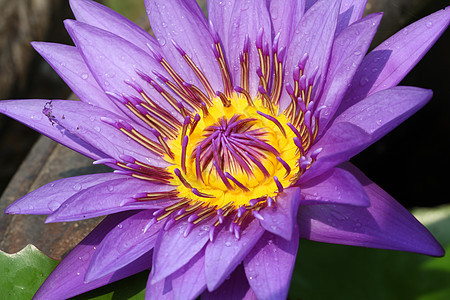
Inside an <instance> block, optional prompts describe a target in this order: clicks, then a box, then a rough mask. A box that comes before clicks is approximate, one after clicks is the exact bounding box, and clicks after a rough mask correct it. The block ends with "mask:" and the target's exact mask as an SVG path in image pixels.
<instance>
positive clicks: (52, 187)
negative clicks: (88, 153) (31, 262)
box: [5, 173, 128, 215]
mask: <svg viewBox="0 0 450 300" xmlns="http://www.w3.org/2000/svg"><path fill="white" fill-rule="evenodd" d="M127 177H128V176H125V175H118V174H114V173H104V174H92V175H83V176H77V177H70V178H63V179H60V180H56V181H53V182H52V183H49V184H46V185H44V186H42V187H40V188H38V189H36V190H34V191H32V192H31V193H28V194H26V195H25V196H23V197H22V198H20V199H19V200H17V201H15V202H14V203H13V204H11V205H10V206H8V208H7V209H6V210H5V213H7V214H33V215H49V214H51V213H53V212H54V211H55V210H57V209H58V208H59V207H60V206H61V204H62V203H63V202H64V201H66V200H67V199H69V198H70V197H72V196H73V195H75V194H77V193H79V192H81V191H83V190H85V189H87V188H90V187H91V186H94V185H97V184H100V183H103V182H106V181H110V180H114V179H125V178H127Z"/></svg>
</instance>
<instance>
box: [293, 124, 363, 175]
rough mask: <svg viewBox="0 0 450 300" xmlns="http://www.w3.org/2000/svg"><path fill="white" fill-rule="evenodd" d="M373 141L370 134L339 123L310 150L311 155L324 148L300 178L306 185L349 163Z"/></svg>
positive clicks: (353, 126) (350, 125) (355, 127)
mask: <svg viewBox="0 0 450 300" xmlns="http://www.w3.org/2000/svg"><path fill="white" fill-rule="evenodd" d="M370 141H371V137H370V135H369V134H367V133H366V132H364V130H362V129H361V128H359V127H357V126H355V125H353V124H350V123H339V124H334V125H333V126H331V127H330V128H329V129H328V130H327V131H326V132H325V134H324V136H323V137H321V138H320V140H319V141H317V142H316V143H315V144H314V145H313V147H312V148H311V149H310V151H309V152H310V153H313V152H314V151H315V150H317V149H319V148H322V149H323V150H322V151H321V152H320V154H319V156H318V158H317V160H316V161H315V162H314V163H313V164H312V165H311V167H310V168H309V169H308V170H307V171H306V172H305V173H304V174H303V175H302V177H300V180H299V182H300V183H304V182H307V181H308V180H310V179H311V178H314V177H316V176H318V175H320V174H322V173H324V172H326V171H327V170H330V169H332V168H333V167H335V166H337V165H339V164H341V163H343V162H345V161H348V160H349V159H350V158H352V157H353V156H354V155H356V154H358V153H359V152H361V151H362V150H363V149H365V148H366V147H367V146H368V145H369V144H370Z"/></svg>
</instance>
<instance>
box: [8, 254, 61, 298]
mask: <svg viewBox="0 0 450 300" xmlns="http://www.w3.org/2000/svg"><path fill="white" fill-rule="evenodd" d="M57 264H58V262H57V261H56V260H53V259H51V258H49V257H48V256H46V255H45V254H44V253H42V252H41V251H40V250H39V249H37V248H36V247H35V246H33V245H28V246H26V247H25V248H23V249H22V250H21V251H19V252H17V253H14V254H8V253H5V252H3V251H0V266H1V267H0V299H31V297H32V296H33V295H34V293H35V292H36V291H37V289H38V288H39V286H40V285H41V284H42V283H43V282H44V280H45V278H47V276H48V275H49V274H50V272H51V271H52V270H53V269H54V268H55V267H56V265H57Z"/></svg>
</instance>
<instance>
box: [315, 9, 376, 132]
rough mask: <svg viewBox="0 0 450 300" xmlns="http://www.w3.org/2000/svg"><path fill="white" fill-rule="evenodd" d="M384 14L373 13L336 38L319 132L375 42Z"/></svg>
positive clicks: (323, 98) (320, 104)
mask: <svg viewBox="0 0 450 300" xmlns="http://www.w3.org/2000/svg"><path fill="white" fill-rule="evenodd" d="M381 16H382V14H381V13H378V14H372V15H369V16H367V17H365V18H364V19H362V20H361V21H358V22H355V23H354V24H352V25H350V26H349V27H347V28H345V29H344V30H343V31H342V33H341V34H340V35H339V36H338V37H337V38H336V39H335V41H334V43H333V50H332V52H331V58H330V65H329V68H328V74H327V81H326V83H325V86H324V91H323V94H322V96H321V98H320V100H319V103H318V105H317V106H318V107H320V106H325V108H324V109H323V110H322V112H321V113H320V118H319V130H320V132H319V135H320V134H321V133H322V132H323V130H324V129H326V126H327V124H328V122H329V120H330V119H331V117H332V116H333V115H334V113H335V112H336V110H337V109H338V107H339V104H340V103H341V101H342V98H343V97H344V94H345V92H346V91H347V88H348V85H349V84H350V82H351V80H352V78H353V76H354V75H355V72H356V70H357V67H358V66H359V64H360V63H361V61H362V60H363V58H364V54H365V53H366V52H367V49H368V48H369V46H370V43H371V42H372V39H373V37H374V35H375V33H376V30H377V28H378V24H379V22H380V20H381Z"/></svg>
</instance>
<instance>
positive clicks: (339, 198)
mask: <svg viewBox="0 0 450 300" xmlns="http://www.w3.org/2000/svg"><path fill="white" fill-rule="evenodd" d="M301 189H302V200H301V201H300V204H301V205H308V204H327V203H328V204H349V205H352V206H361V207H368V206H369V205H370V200H369V197H368V196H367V194H366V192H365V191H364V188H363V187H362V186H361V184H360V183H359V181H358V180H357V179H356V178H355V177H354V176H353V175H352V174H351V173H350V172H348V171H346V170H344V169H341V168H334V169H332V170H330V171H329V172H326V173H324V174H322V175H321V176H318V177H316V178H314V179H313V180H311V181H308V182H306V183H304V184H302V187H301Z"/></svg>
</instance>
